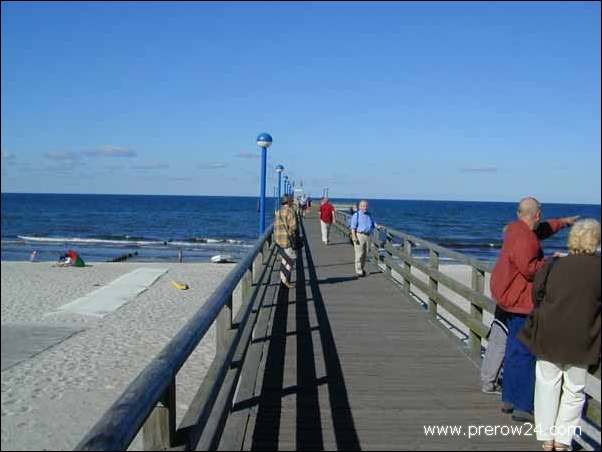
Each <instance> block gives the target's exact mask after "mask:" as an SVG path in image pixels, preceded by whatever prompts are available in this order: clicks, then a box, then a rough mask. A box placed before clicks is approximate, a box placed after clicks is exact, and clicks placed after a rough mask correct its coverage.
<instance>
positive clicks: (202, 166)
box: [197, 162, 228, 170]
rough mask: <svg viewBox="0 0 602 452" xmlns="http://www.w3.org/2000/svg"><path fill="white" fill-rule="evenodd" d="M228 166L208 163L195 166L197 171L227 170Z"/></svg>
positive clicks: (219, 163) (220, 163) (221, 163)
mask: <svg viewBox="0 0 602 452" xmlns="http://www.w3.org/2000/svg"><path fill="white" fill-rule="evenodd" d="M227 167H228V164H227V163H223V162H209V163H200V164H198V165H197V168H198V169H209V170H212V169H222V168H227Z"/></svg>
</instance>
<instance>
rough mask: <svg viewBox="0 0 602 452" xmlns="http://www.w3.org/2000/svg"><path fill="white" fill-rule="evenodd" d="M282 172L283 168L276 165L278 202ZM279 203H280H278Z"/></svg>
mask: <svg viewBox="0 0 602 452" xmlns="http://www.w3.org/2000/svg"><path fill="white" fill-rule="evenodd" d="M282 171H284V166H282V165H276V172H277V173H278V200H280V196H281V192H280V186H281V185H280V184H281V182H282ZM278 202H280V201H278Z"/></svg>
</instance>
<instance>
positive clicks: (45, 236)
mask: <svg viewBox="0 0 602 452" xmlns="http://www.w3.org/2000/svg"><path fill="white" fill-rule="evenodd" d="M333 201H334V202H340V203H351V202H353V201H356V200H346V199H333ZM257 205H258V201H257V198H249V197H208V196H136V195H63V194H61V195H58V194H14V193H3V194H2V203H1V217H2V246H1V259H2V260H3V261H15V260H18V261H22V260H28V259H29V256H30V254H31V252H32V250H34V249H35V250H37V251H38V256H39V257H38V258H39V259H40V260H46V261H56V260H58V258H59V256H60V255H61V254H63V253H64V252H65V251H66V250H67V249H75V250H77V251H78V252H79V253H80V254H81V255H82V257H83V258H84V260H86V261H107V260H111V259H113V258H115V257H117V256H120V255H123V254H128V253H134V252H137V253H138V255H137V256H135V258H133V259H132V260H137V261H175V260H176V259H177V254H178V250H179V249H182V251H183V257H184V262H206V261H208V260H209V259H210V257H211V256H214V255H216V254H230V255H232V256H233V257H234V258H235V259H240V258H241V257H242V256H243V255H244V254H245V253H247V252H248V251H249V249H250V247H251V246H252V243H253V241H254V240H255V239H256V238H257V235H258V212H257ZM274 206H275V204H274V200H273V199H269V200H268V218H267V221H268V222H270V221H272V218H271V214H270V213H269V212H271V211H272V210H273V209H272V207H274ZM543 208H544V215H545V216H546V217H548V218H553V217H560V216H569V215H581V216H582V217H590V218H596V219H598V220H599V219H600V206H599V205H578V204H544V206H543ZM370 210H371V211H372V213H373V215H374V217H375V219H376V221H377V222H378V223H381V224H383V225H387V226H390V227H392V228H395V229H398V230H401V231H404V232H407V233H410V234H413V235H416V236H418V237H421V238H423V239H426V240H429V241H432V242H435V243H438V244H440V245H442V246H445V247H448V248H451V249H453V250H456V251H459V252H462V253H465V254H469V255H471V256H474V257H477V258H479V259H483V260H487V261H493V260H495V259H496V257H497V255H498V253H499V248H500V246H501V243H502V231H503V228H504V226H505V225H506V224H507V223H509V222H511V221H513V220H514V218H515V210H516V204H514V203H494V202H457V201H406V200H403V201H402V200H370ZM566 238H567V231H566V230H564V231H562V232H560V233H559V234H557V235H556V236H554V237H553V238H551V239H549V240H547V241H546V242H545V250H546V253H548V254H549V253H553V252H554V251H563V250H565V249H566V246H565V244H566ZM418 254H420V253H419V252H418Z"/></svg>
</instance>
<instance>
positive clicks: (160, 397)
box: [75, 225, 273, 450]
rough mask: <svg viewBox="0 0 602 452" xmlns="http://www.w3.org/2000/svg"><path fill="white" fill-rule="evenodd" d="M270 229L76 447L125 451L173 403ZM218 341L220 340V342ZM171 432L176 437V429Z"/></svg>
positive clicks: (267, 239) (171, 421) (263, 247)
mask: <svg viewBox="0 0 602 452" xmlns="http://www.w3.org/2000/svg"><path fill="white" fill-rule="evenodd" d="M272 233H273V225H272V226H270V227H269V228H268V229H267V231H266V232H265V233H264V234H263V236H262V237H260V238H259V239H258V240H257V241H256V242H255V246H254V247H253V249H252V250H251V251H250V252H249V253H248V254H247V255H246V257H245V258H244V259H243V260H242V261H241V262H240V263H239V264H238V265H237V266H236V267H235V268H234V269H233V270H232V271H231V272H230V273H229V274H228V275H227V276H226V278H225V279H224V280H223V281H222V282H221V284H220V285H219V286H218V287H217V288H216V289H215V290H214V291H213V293H212V294H211V295H210V296H209V298H208V299H207V301H206V302H205V303H204V304H203V306H202V307H201V308H200V309H199V310H198V311H197V312H196V313H195V314H194V316H193V317H192V318H191V319H190V320H189V321H188V322H187V323H186V325H185V326H184V327H183V328H182V329H181V330H180V331H179V332H178V333H177V334H176V336H174V338H173V339H172V340H171V341H169V343H168V344H167V345H166V346H165V347H164V348H163V350H162V351H161V352H160V353H159V354H158V355H157V356H156V357H155V358H154V359H153V360H152V361H151V362H150V363H149V364H148V365H147V367H146V368H145V369H144V370H142V372H140V374H139V375H138V376H137V377H136V378H135V379H134V380H133V381H132V382H131V383H130V384H129V385H128V386H127V388H126V389H125V390H124V392H123V393H122V394H121V396H120V397H119V398H118V399H117V400H116V401H115V402H114V403H113V405H112V406H111V407H110V408H109V409H108V410H107V411H106V412H105V414H104V415H103V416H102V417H101V418H100V420H99V421H98V422H97V423H96V424H95V425H94V427H93V428H92V429H91V430H90V431H89V432H88V433H87V434H86V435H85V437H84V438H83V439H82V440H81V441H80V443H79V444H78V445H77V447H76V449H75V450H125V449H127V447H128V446H129V444H130V443H131V442H132V441H133V439H134V438H135V437H136V435H137V433H138V432H139V430H140V429H141V428H142V426H143V425H144V424H145V421H147V419H148V418H149V415H151V413H152V412H153V410H154V409H155V408H156V407H157V404H160V405H168V404H169V402H168V401H166V400H165V399H166V398H169V397H174V396H175V376H176V374H177V372H178V371H179V370H180V368H181V367H182V366H183V365H184V363H185V362H186V360H187V359H188V357H189V356H190V354H191V353H192V352H193V351H194V350H195V348H196V346H197V345H198V344H199V342H200V341H201V340H202V339H203V337H204V336H205V334H206V333H207V331H208V330H209V328H210V327H211V325H212V324H213V323H215V321H216V319H218V317H219V316H220V313H222V312H223V311H224V310H225V309H228V307H229V308H230V316H231V306H232V294H233V292H234V290H235V289H236V287H237V285H238V284H239V282H242V281H243V278H244V277H245V276H246V275H247V273H248V272H249V270H250V269H252V268H253V264H254V262H255V260H256V259H257V257H258V256H259V255H262V256H263V255H264V253H265V252H266V248H267V246H269V244H270V242H271V237H272ZM230 322H231V317H230ZM219 341H220V339H219V338H218V345H219ZM218 353H219V350H218ZM218 353H216V356H217V354H218ZM172 393H173V394H172ZM166 395H167V397H166ZM168 408H171V411H170V413H169V416H173V419H169V421H168V422H169V424H170V428H171V430H175V411H173V410H175V407H168ZM169 433H170V434H169V436H170V437H171V439H173V437H174V436H175V431H171V432H169Z"/></svg>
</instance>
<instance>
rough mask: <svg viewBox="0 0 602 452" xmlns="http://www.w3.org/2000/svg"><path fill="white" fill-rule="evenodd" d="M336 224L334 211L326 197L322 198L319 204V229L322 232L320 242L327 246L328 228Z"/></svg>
mask: <svg viewBox="0 0 602 452" xmlns="http://www.w3.org/2000/svg"><path fill="white" fill-rule="evenodd" d="M334 223H336V209H335V207H334V206H333V205H332V204H331V203H330V201H329V200H328V198H327V197H324V198H322V202H321V203H320V228H321V230H322V242H323V243H324V244H325V245H328V242H329V239H330V226H331V225H333V224H334Z"/></svg>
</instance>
